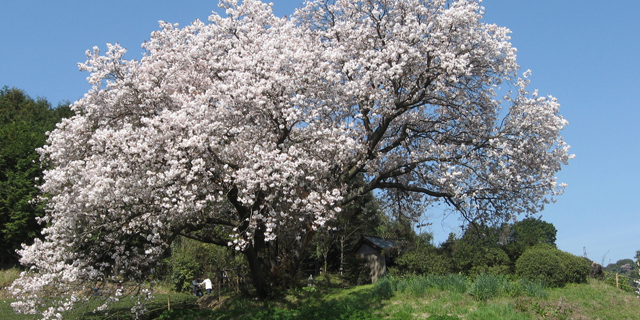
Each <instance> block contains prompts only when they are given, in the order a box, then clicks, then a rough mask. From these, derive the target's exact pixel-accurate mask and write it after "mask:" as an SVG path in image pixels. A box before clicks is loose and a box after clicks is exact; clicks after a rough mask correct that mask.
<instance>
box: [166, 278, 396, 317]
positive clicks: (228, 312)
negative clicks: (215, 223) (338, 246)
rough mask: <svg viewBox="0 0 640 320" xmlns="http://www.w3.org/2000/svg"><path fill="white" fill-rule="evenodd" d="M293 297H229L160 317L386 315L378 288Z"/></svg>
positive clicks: (296, 295)
mask: <svg viewBox="0 0 640 320" xmlns="http://www.w3.org/2000/svg"><path fill="white" fill-rule="evenodd" d="M288 298H290V299H286V298H283V299H280V300H276V301H264V302H258V301H255V300H252V299H233V298H231V299H227V300H225V301H223V303H222V305H221V306H220V307H219V308H217V309H215V310H186V309H185V310H177V309H176V310H172V311H171V312H165V313H163V314H162V315H161V316H160V318H159V319H178V320H186V319H190V320H191V319H194V320H200V319H219V320H232V319H258V320H267V319H269V320H271V319H273V320H294V319H351V320H356V319H358V320H368V319H382V318H384V317H385V316H386V315H385V314H382V307H383V304H382V301H383V300H384V299H385V297H384V296H381V295H380V294H379V291H378V290H377V288H375V287H372V286H368V287H364V288H362V287H359V288H355V289H354V290H347V291H345V290H326V291H319V292H304V291H297V292H295V293H293V294H292V295H290V296H289V297H288Z"/></svg>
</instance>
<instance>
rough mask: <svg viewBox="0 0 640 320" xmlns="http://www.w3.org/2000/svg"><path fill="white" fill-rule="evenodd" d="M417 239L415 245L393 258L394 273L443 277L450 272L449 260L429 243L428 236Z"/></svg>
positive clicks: (450, 263)
mask: <svg viewBox="0 0 640 320" xmlns="http://www.w3.org/2000/svg"><path fill="white" fill-rule="evenodd" d="M421 236H422V237H418V239H417V241H415V244H414V245H413V246H411V247H408V248H403V250H402V252H400V253H399V254H398V256H397V257H396V258H395V264H396V266H395V267H394V272H395V273H399V274H437V275H445V274H448V273H450V272H451V271H452V261H451V259H450V258H449V257H448V256H447V255H445V254H443V253H442V250H439V249H438V248H436V247H435V246H434V245H432V244H431V243H430V240H431V239H430V237H429V236H430V235H428V234H425V235H421Z"/></svg>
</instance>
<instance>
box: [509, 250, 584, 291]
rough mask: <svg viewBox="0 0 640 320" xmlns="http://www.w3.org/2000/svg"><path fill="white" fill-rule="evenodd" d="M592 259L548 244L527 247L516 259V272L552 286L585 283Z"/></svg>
mask: <svg viewBox="0 0 640 320" xmlns="http://www.w3.org/2000/svg"><path fill="white" fill-rule="evenodd" d="M590 265H591V263H590V261H589V260H587V259H585V258H581V257H578V256H575V255H572V254H570V253H567V252H564V251H560V250H558V249H556V248H555V247H553V246H551V245H548V244H540V245H536V246H533V247H530V248H529V249H527V250H526V251H525V252H524V253H523V254H522V256H520V258H519V259H518V261H516V274H517V275H518V276H520V277H523V278H527V279H530V280H533V281H540V282H543V283H545V284H546V285H548V286H551V287H562V286H564V285H565V284H567V283H583V282H586V281H587V276H588V275H589V266H590Z"/></svg>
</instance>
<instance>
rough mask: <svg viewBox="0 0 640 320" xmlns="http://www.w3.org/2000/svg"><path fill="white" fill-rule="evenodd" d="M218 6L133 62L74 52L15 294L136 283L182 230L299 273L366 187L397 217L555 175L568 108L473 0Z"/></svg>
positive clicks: (541, 197)
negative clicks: (77, 81) (321, 231)
mask: <svg viewBox="0 0 640 320" xmlns="http://www.w3.org/2000/svg"><path fill="white" fill-rule="evenodd" d="M221 7H222V8H223V9H224V10H226V17H221V16H219V15H217V14H215V13H214V14H213V15H212V16H211V17H210V18H209V20H210V22H209V23H208V24H205V23H203V22H200V21H195V22H193V23H192V24H191V25H188V26H185V27H183V28H179V27H178V26H177V25H172V24H169V23H164V22H161V30H159V31H156V32H154V33H153V34H152V36H151V39H150V40H149V41H148V42H146V43H145V44H144V45H143V48H144V49H145V55H144V56H143V58H142V59H141V60H140V61H135V60H126V59H125V58H124V54H125V51H126V50H125V49H124V48H121V47H120V46H118V45H108V49H107V51H106V52H105V53H104V54H101V53H100V52H99V50H98V49H97V48H94V50H93V51H92V52H88V54H87V55H88V60H87V61H86V62H85V63H83V64H80V68H81V69H82V70H85V71H88V72H90V76H89V77H88V81H89V83H90V84H91V85H92V86H93V88H92V89H91V90H90V91H89V92H88V93H87V94H85V96H84V98H82V99H81V100H79V101H77V102H75V103H74V104H73V105H72V108H73V110H74V111H75V116H74V117H73V118H70V119H67V120H65V121H64V122H63V123H62V124H60V125H59V126H58V128H57V129H56V130H55V131H53V132H52V133H51V134H50V136H49V139H48V143H47V145H46V146H45V147H43V148H42V149H41V150H40V153H41V156H42V159H43V161H46V162H47V163H48V164H50V165H51V168H52V169H50V170H47V171H46V173H45V176H44V184H43V185H42V191H43V193H45V194H47V195H48V197H47V198H46V199H44V201H46V202H47V207H48V213H47V215H46V217H44V218H43V219H42V220H41V222H42V223H45V224H46V225H47V227H46V228H45V229H44V231H43V232H44V234H45V235H46V238H45V240H43V241H39V240H36V241H35V242H34V244H33V245H31V246H26V247H24V249H23V250H21V251H20V254H21V256H22V260H21V262H22V263H23V264H24V265H26V266H30V269H29V271H28V272H25V273H24V274H23V275H22V276H21V277H20V278H19V279H18V280H16V281H15V282H14V284H13V286H12V290H13V293H14V294H15V295H16V297H17V298H18V300H17V301H16V302H15V303H14V304H13V306H14V308H15V309H16V310H18V311H22V312H36V311H38V312H41V313H42V314H43V315H44V316H45V318H52V317H60V314H59V313H60V312H62V311H63V310H65V309H68V308H70V307H71V306H72V305H73V303H74V302H75V301H78V300H79V299H81V298H82V297H83V296H82V293H83V292H84V291H83V290H86V289H87V288H89V287H91V286H94V285H95V283H96V282H101V283H102V282H109V281H118V280H126V281H131V282H136V283H143V281H144V280H145V279H147V278H148V275H149V274H150V273H151V272H152V270H153V269H154V268H155V267H156V266H157V264H158V262H159V261H160V259H161V258H163V257H164V256H165V255H166V254H167V252H168V248H169V245H170V243H171V242H172V241H173V240H174V239H175V238H176V237H177V236H185V237H189V238H193V239H197V240H200V241H205V242H209V243H216V244H219V245H223V246H233V247H234V248H235V249H236V250H239V251H241V252H242V253H243V254H244V256H245V257H246V260H247V262H248V265H249V266H250V269H251V273H252V279H253V284H254V286H255V288H256V290H257V294H258V295H259V296H263V297H264V296H267V295H268V294H269V288H270V286H271V285H273V284H274V281H276V280H274V278H273V277H271V275H273V272H274V270H276V269H277V268H278V267H279V266H281V265H284V264H287V265H289V266H292V268H291V269H290V270H291V272H294V271H295V266H296V265H297V263H299V260H300V259H301V252H302V250H303V249H304V247H305V246H306V244H308V243H309V241H310V238H311V237H312V235H313V233H314V230H317V229H318V228H323V227H325V224H326V223H327V222H328V221H331V220H333V219H335V217H336V216H337V215H339V214H340V212H341V206H343V205H345V204H347V203H350V202H351V201H353V200H354V199H356V198H358V197H360V196H362V195H365V194H367V193H369V192H371V191H376V195H378V196H380V197H381V200H383V201H385V202H386V203H388V204H392V205H390V206H389V207H393V208H397V210H399V211H400V212H402V213H403V214H405V215H407V216H410V217H416V216H417V215H419V214H421V213H422V210H424V207H425V206H426V205H429V204H433V203H435V202H445V203H446V204H448V205H450V206H451V207H452V208H453V209H455V210H457V211H458V212H460V214H461V215H462V216H463V217H464V218H465V219H468V220H469V221H495V220H497V219H504V218H505V217H506V216H508V215H514V214H515V215H518V214H524V215H527V214H532V213H535V212H538V211H540V210H541V209H542V208H543V206H544V204H546V203H548V202H549V201H553V199H554V197H555V196H557V195H559V194H560V193H562V190H563V187H564V186H563V185H562V184H557V183H556V178H555V174H556V172H557V171H559V170H560V168H561V165H562V164H566V163H567V161H568V160H569V158H570V155H569V153H568V149H569V147H568V146H567V145H566V144H565V143H564V142H563V140H562V137H561V136H560V131H561V130H562V128H563V127H564V126H565V125H566V123H567V122H566V121H565V120H564V119H563V118H562V117H561V116H560V115H559V114H558V108H559V104H558V103H557V101H556V99H555V98H553V97H551V96H540V95H539V94H538V92H537V91H535V90H534V91H531V90H529V89H528V88H527V86H528V80H527V77H528V73H525V75H524V76H522V77H519V76H518V75H517V74H516V73H517V72H518V70H519V69H520V67H519V66H518V65H517V63H516V50H515V48H513V47H512V46H511V44H510V42H509V30H508V29H506V28H503V27H498V26H496V25H492V24H487V23H485V22H483V21H482V15H483V8H482V7H481V6H480V5H479V3H478V2H477V1H472V0H457V1H445V0H373V1H349V0H336V1H324V0H316V1H310V2H307V3H305V4H304V6H303V7H301V8H300V9H298V10H297V11H296V13H295V14H294V16H292V17H290V18H286V17H285V18H279V17H276V16H274V15H273V14H272V11H271V7H270V5H268V4H264V3H261V2H259V1H255V0H245V1H243V2H242V3H241V4H236V3H232V2H222V4H221ZM501 88H511V89H512V92H509V93H508V94H506V95H505V96H504V97H502V98H500V97H498V92H502V91H500V90H503V89H501ZM362 177H364V183H358V184H354V183H352V182H353V181H355V180H359V181H360V180H362ZM282 251H287V252H289V253H290V255H289V256H288V257H290V258H288V259H287V261H285V259H282V258H281V257H278V253H279V252H282ZM53 291H55V292H56V293H57V294H58V296H62V297H65V298H64V299H55V300H54V301H45V299H43V294H42V293H43V292H45V293H46V292H53ZM113 299H116V297H114V298H113Z"/></svg>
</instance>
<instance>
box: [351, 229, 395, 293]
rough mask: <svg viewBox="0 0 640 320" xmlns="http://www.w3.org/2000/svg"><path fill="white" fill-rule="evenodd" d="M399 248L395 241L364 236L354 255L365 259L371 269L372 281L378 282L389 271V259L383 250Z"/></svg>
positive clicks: (359, 241)
mask: <svg viewBox="0 0 640 320" xmlns="http://www.w3.org/2000/svg"><path fill="white" fill-rule="evenodd" d="M394 247H397V243H396V242H395V241H393V240H387V239H383V238H381V237H378V236H368V235H362V236H361V237H360V240H358V243H357V244H356V246H355V249H354V254H355V255H356V256H357V257H359V258H363V259H365V260H366V261H367V262H366V263H367V266H368V267H369V269H371V274H370V275H371V281H372V282H374V283H375V282H376V281H378V279H379V278H380V277H382V275H384V273H385V272H386V271H387V259H386V258H385V256H384V253H383V250H385V249H389V248H394Z"/></svg>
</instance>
